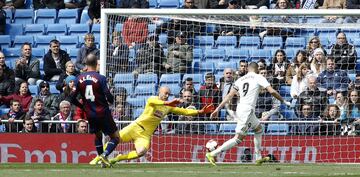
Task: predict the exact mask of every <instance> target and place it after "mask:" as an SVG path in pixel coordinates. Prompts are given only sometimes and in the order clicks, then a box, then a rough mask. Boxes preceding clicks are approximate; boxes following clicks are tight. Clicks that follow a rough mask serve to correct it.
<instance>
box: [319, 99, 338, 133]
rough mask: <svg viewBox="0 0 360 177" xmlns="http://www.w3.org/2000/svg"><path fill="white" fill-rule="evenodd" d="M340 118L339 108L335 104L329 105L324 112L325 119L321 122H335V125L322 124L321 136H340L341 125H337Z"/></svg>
mask: <svg viewBox="0 0 360 177" xmlns="http://www.w3.org/2000/svg"><path fill="white" fill-rule="evenodd" d="M339 117H340V110H339V107H338V106H336V105H334V104H331V105H328V106H327V107H326V110H325V112H324V117H323V118H321V121H335V123H333V124H331V123H329V124H321V126H320V135H339V134H340V126H339V124H337V123H336V121H338V119H339Z"/></svg>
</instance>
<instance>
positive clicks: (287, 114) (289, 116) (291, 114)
mask: <svg viewBox="0 0 360 177" xmlns="http://www.w3.org/2000/svg"><path fill="white" fill-rule="evenodd" d="M280 113H281V114H282V115H283V117H284V118H285V120H296V119H297V116H296V114H295V111H294V109H288V108H286V107H282V106H280Z"/></svg>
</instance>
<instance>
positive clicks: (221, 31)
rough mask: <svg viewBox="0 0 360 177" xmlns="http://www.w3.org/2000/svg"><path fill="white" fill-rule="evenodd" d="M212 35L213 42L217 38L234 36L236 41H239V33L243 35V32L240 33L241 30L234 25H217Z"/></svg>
mask: <svg viewBox="0 0 360 177" xmlns="http://www.w3.org/2000/svg"><path fill="white" fill-rule="evenodd" d="M214 33H215V34H214V39H215V40H217V38H218V36H236V40H237V41H239V38H240V35H241V33H245V31H244V30H243V31H241V28H239V26H236V25H229V24H219V25H217V26H216V31H215V32H214Z"/></svg>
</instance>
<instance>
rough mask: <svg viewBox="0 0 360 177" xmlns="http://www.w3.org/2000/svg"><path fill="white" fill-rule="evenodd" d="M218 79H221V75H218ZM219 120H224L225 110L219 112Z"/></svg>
mask: <svg viewBox="0 0 360 177" xmlns="http://www.w3.org/2000/svg"><path fill="white" fill-rule="evenodd" d="M218 77H219V79H220V78H221V77H223V75H219V76H218ZM219 119H220V121H224V120H226V109H221V110H220V112H219Z"/></svg>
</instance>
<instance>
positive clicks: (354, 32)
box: [341, 29, 360, 43]
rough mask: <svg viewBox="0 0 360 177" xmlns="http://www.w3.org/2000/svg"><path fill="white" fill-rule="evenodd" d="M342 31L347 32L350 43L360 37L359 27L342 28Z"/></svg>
mask: <svg viewBox="0 0 360 177" xmlns="http://www.w3.org/2000/svg"><path fill="white" fill-rule="evenodd" d="M341 31H342V32H344V33H345V35H346V38H347V39H348V41H349V43H353V42H354V40H355V39H358V38H359V37H360V30H358V29H342V30H341Z"/></svg>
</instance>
